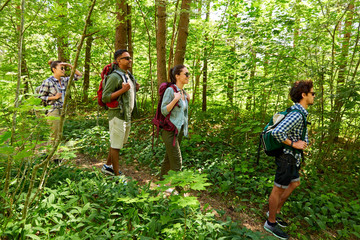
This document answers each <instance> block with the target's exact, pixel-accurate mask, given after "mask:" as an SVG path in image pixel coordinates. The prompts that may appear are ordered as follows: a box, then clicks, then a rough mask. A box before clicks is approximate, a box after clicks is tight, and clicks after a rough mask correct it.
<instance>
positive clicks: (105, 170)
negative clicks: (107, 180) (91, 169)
mask: <svg viewBox="0 0 360 240" xmlns="http://www.w3.org/2000/svg"><path fill="white" fill-rule="evenodd" d="M101 171H102V172H103V173H105V174H108V175H111V176H114V175H115V174H114V169H112V166H111V167H110V166H108V165H106V164H104V166H103V167H102V168H101Z"/></svg>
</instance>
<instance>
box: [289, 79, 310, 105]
mask: <svg viewBox="0 0 360 240" xmlns="http://www.w3.org/2000/svg"><path fill="white" fill-rule="evenodd" d="M311 88H313V82H312V80H302V81H296V82H295V83H294V85H293V86H292V88H291V90H290V97H291V100H292V101H293V102H294V103H298V102H300V100H301V99H302V98H303V97H302V94H303V93H305V94H308V93H309V92H310V91H311Z"/></svg>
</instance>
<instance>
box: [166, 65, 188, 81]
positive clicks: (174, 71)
mask: <svg viewBox="0 0 360 240" xmlns="http://www.w3.org/2000/svg"><path fill="white" fill-rule="evenodd" d="M184 68H186V66H185V65H182V64H179V65H176V66H175V67H173V68H171V69H170V71H169V77H170V82H171V83H173V84H176V77H175V75H180V73H181V71H182V70H183V69H184Z"/></svg>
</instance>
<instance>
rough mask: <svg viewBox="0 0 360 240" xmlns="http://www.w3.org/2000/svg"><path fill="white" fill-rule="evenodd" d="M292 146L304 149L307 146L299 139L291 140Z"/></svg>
mask: <svg viewBox="0 0 360 240" xmlns="http://www.w3.org/2000/svg"><path fill="white" fill-rule="evenodd" d="M292 146H293V148H296V149H300V150H304V149H305V148H306V147H307V143H306V142H304V141H302V140H299V141H297V142H293V145H292Z"/></svg>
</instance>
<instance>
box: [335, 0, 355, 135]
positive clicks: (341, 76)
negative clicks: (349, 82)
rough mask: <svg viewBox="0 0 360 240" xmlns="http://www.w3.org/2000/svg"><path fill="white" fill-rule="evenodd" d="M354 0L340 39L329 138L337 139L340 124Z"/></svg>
mask: <svg viewBox="0 0 360 240" xmlns="http://www.w3.org/2000/svg"><path fill="white" fill-rule="evenodd" d="M353 9H354V0H352V1H351V3H350V4H349V6H348V9H347V11H348V13H347V16H346V20H345V26H344V37H343V41H342V48H341V54H340V59H339V73H338V78H337V88H336V98H335V105H334V118H333V119H334V123H333V124H332V125H331V126H330V128H331V129H330V131H329V132H330V133H332V136H331V139H332V140H333V141H337V140H338V137H339V133H340V125H341V116H342V114H341V109H342V107H343V105H344V103H345V98H346V96H345V90H346V89H345V87H346V86H345V78H346V76H347V75H348V73H347V72H346V70H347V57H348V54H349V42H350V37H351V29H352V19H353V15H354V13H353Z"/></svg>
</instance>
